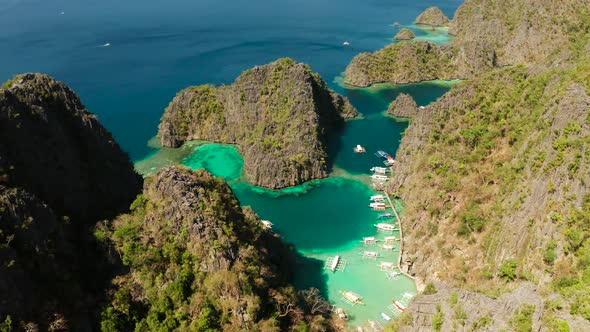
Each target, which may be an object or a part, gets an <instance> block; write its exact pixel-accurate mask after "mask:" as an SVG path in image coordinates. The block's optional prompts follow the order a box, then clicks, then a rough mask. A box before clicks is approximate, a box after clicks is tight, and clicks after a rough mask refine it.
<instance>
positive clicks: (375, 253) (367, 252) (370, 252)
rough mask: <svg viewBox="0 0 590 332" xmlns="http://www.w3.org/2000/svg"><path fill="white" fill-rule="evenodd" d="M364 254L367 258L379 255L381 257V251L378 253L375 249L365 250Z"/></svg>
mask: <svg viewBox="0 0 590 332" xmlns="http://www.w3.org/2000/svg"><path fill="white" fill-rule="evenodd" d="M363 256H364V257H367V258H377V257H379V253H377V252H375V251H365V252H364V253H363Z"/></svg>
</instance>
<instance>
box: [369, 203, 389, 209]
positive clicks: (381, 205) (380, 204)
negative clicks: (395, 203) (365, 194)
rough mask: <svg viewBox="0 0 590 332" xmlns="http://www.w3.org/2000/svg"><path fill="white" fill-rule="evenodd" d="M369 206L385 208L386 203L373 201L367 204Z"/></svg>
mask: <svg viewBox="0 0 590 332" xmlns="http://www.w3.org/2000/svg"><path fill="white" fill-rule="evenodd" d="M369 207H370V208H386V207H387V205H385V203H383V202H373V203H371V204H369Z"/></svg>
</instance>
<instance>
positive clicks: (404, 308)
mask: <svg viewBox="0 0 590 332" xmlns="http://www.w3.org/2000/svg"><path fill="white" fill-rule="evenodd" d="M391 302H392V303H393V305H394V306H395V307H396V308H398V309H399V311H401V312H406V306H405V305H403V304H402V303H400V302H398V301H396V300H392V301H391Z"/></svg>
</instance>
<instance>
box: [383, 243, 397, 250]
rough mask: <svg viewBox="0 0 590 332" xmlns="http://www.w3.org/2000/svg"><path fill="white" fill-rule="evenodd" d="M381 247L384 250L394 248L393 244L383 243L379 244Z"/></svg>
mask: <svg viewBox="0 0 590 332" xmlns="http://www.w3.org/2000/svg"><path fill="white" fill-rule="evenodd" d="M381 248H383V249H385V250H389V251H393V249H395V246H393V245H391V244H384V245H382V246H381Z"/></svg>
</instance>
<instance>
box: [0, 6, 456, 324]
mask: <svg viewBox="0 0 590 332" xmlns="http://www.w3.org/2000/svg"><path fill="white" fill-rule="evenodd" d="M461 2H462V0H437V1H434V0H423V1H415V2H408V1H406V0H390V1H383V0H364V1H359V0H341V1H339V2H338V3H335V2H334V1H330V0H314V1H311V0H285V1H275V0H252V1H237V0H229V1H223V2H219V1H212V0H198V1H195V0H174V1H169V2H162V1H147V2H146V1H143V0H128V1H119V0H103V1H79V0H54V1H44V0H7V1H0V41H2V47H3V50H5V52H0V62H2V63H4V64H7V65H5V66H0V81H5V80H8V79H10V78H11V77H12V76H13V75H15V74H18V73H23V72H32V71H38V72H44V73H47V74H49V75H52V76H54V77H55V78H57V79H59V80H62V81H64V82H65V83H67V84H68V85H69V86H70V87H72V88H73V89H74V90H75V91H76V92H77V93H78V94H79V95H80V97H81V100H82V101H83V102H84V103H85V105H86V106H87V108H88V109H89V110H90V111H91V112H93V113H95V114H97V115H98V117H99V119H100V121H101V122H102V123H103V124H104V125H105V126H106V128H107V129H109V130H110V131H111V132H112V133H113V135H114V137H115V138H116V140H117V142H119V144H120V145H121V146H122V148H123V149H124V150H125V151H127V152H128V153H129V155H130V156H131V158H132V159H133V160H135V161H137V163H136V167H137V169H138V170H139V171H141V172H142V174H150V173H152V172H154V171H156V170H157V169H159V168H161V167H163V166H165V165H168V164H173V163H183V164H185V165H187V166H189V167H193V168H205V169H207V170H208V171H210V172H211V173H213V174H214V175H217V176H221V177H224V178H225V179H226V180H227V181H228V182H229V183H230V185H231V187H232V188H233V190H234V192H235V193H236V195H237V197H238V198H239V199H240V201H241V203H242V204H244V205H251V206H252V207H253V208H254V210H255V211H256V212H257V213H258V214H259V215H260V216H261V217H262V218H265V219H269V220H271V221H272V222H273V223H274V224H275V227H274V229H275V231H276V232H277V233H279V234H280V235H281V236H282V237H283V238H284V239H285V240H286V241H288V242H289V243H291V244H293V245H294V247H295V248H296V249H297V250H298V251H299V252H300V253H302V254H303V256H304V258H305V259H301V261H300V262H299V264H300V266H299V269H298V270H297V275H296V283H297V285H298V286H299V287H301V288H304V287H310V286H313V287H317V288H319V289H320V290H321V291H322V292H323V293H324V294H325V295H326V296H327V297H328V298H329V300H330V301H332V302H333V303H334V304H336V305H338V306H342V307H343V308H345V309H346V310H347V311H348V312H349V314H351V316H352V317H353V319H352V321H351V326H354V325H362V324H366V322H367V320H368V319H372V320H376V321H381V319H380V315H379V314H380V313H381V312H385V313H388V312H387V306H388V305H389V304H390V303H391V299H392V298H394V297H395V298H398V297H400V296H401V295H402V294H403V293H405V292H415V289H414V284H413V283H412V281H411V280H408V279H405V278H400V279H398V280H395V281H391V280H387V279H385V278H384V273H383V272H382V271H380V270H379V268H378V267H377V262H375V261H371V260H364V259H362V258H361V257H362V256H361V255H359V253H360V252H361V251H363V250H364V247H362V246H361V245H360V243H359V241H360V240H361V239H362V237H364V236H373V235H375V229H374V227H373V226H372V225H373V223H375V213H374V212H372V211H370V210H369V209H368V207H367V203H368V197H369V196H370V195H371V194H372V191H371V189H370V187H369V186H368V185H369V178H368V174H367V172H368V169H369V168H370V167H372V166H374V165H377V164H378V163H379V162H380V161H379V160H378V159H377V158H375V157H374V156H373V155H372V153H373V152H374V151H375V150H377V149H381V150H385V151H387V152H389V153H390V154H394V153H395V151H396V149H397V145H398V144H399V140H400V138H401V135H402V132H403V130H404V129H405V128H406V126H407V122H403V121H396V120H395V119H392V118H390V117H387V116H385V114H384V111H385V110H386V108H387V105H388V104H389V102H391V101H392V100H393V99H395V97H396V96H397V94H399V93H401V92H406V93H409V94H411V95H412V96H413V97H414V98H415V99H416V100H417V102H418V104H420V105H426V104H428V103H429V102H431V101H433V100H435V99H436V98H437V97H439V96H440V95H442V94H443V93H444V92H445V91H447V90H448V88H449V84H447V83H443V82H430V83H421V84H413V85H406V86H395V85H387V84H380V85H376V86H374V87H371V88H368V89H356V88H351V87H347V86H345V85H344V84H342V83H341V78H339V75H340V73H341V72H342V71H343V70H344V68H345V67H346V65H347V64H348V63H349V62H350V60H351V59H352V58H353V57H354V56H355V55H357V54H358V53H360V52H367V51H369V52H372V51H375V50H377V49H379V48H381V47H383V46H385V45H386V44H388V43H390V42H391V41H392V38H393V36H394V35H395V34H396V33H397V31H398V30H399V29H400V28H402V27H409V28H410V29H412V30H414V31H415V32H416V35H417V39H424V40H430V41H433V42H435V43H437V44H444V43H446V42H448V41H449V38H448V35H447V34H446V32H445V31H427V30H421V29H419V28H418V27H414V26H412V21H413V19H414V18H415V17H416V16H417V15H418V14H419V13H420V12H421V11H422V10H424V9H425V8H427V7H429V6H432V5H436V6H438V7H440V8H441V9H442V10H443V11H444V12H445V13H446V14H447V16H449V17H451V16H452V15H453V12H454V11H455V10H456V8H457V7H458V6H459V4H460V3H461ZM395 21H398V22H400V23H401V25H402V26H401V27H399V28H398V27H393V26H392V24H393V22H395ZM344 41H349V42H350V46H348V47H344V46H343V45H342V44H343V42H344ZM107 44H108V46H105V45H107ZM285 56H288V57H292V58H294V59H295V60H297V61H302V62H305V63H308V64H309V65H310V66H311V68H312V69H313V70H314V71H316V72H319V73H320V75H321V76H322V77H323V78H324V79H325V80H326V81H327V82H328V84H329V85H330V87H331V88H333V89H335V90H336V91H337V92H339V93H341V94H344V95H346V96H347V97H349V98H350V100H351V102H352V103H353V104H354V105H355V106H356V107H357V109H358V110H359V111H360V112H361V113H362V118H361V119H359V120H354V121H350V122H349V123H348V125H347V126H346V128H345V129H344V131H343V132H342V133H341V135H339V136H338V137H335V138H334V139H333V140H332V141H331V142H330V147H329V148H330V154H331V155H332V157H333V159H334V161H335V165H334V169H333V170H332V172H331V177H330V178H328V179H325V180H322V181H314V182H311V183H306V184H304V185H302V186H298V187H294V188H288V189H285V190H282V191H268V190H264V189H261V188H256V187H253V186H251V185H249V184H248V183H247V182H246V181H244V176H243V174H242V159H241V157H240V156H239V154H238V153H237V149H236V147H233V146H223V145H209V144H205V143H203V142H191V143H188V144H185V145H184V146H183V147H181V148H179V149H158V148H156V145H154V144H146V142H148V141H149V140H150V138H151V137H153V135H154V133H155V132H156V131H157V124H158V122H159V119H160V116H161V114H162V112H163V110H164V108H165V107H166V105H168V103H169V102H170V100H171V99H172V98H173V97H174V95H175V93H176V92H177V91H179V90H180V89H182V88H184V87H186V86H189V85H193V84H203V83H211V84H228V83H231V82H232V81H233V80H234V79H235V78H236V77H237V76H238V75H239V74H240V73H241V72H242V71H244V70H245V69H248V68H250V67H252V66H255V65H260V64H264V63H267V62H270V61H272V60H275V59H277V58H280V57H285ZM356 144H362V145H364V146H365V147H366V148H367V149H368V152H369V153H367V154H366V155H362V156H361V155H356V154H354V153H352V147H353V146H354V145H356ZM372 250H377V251H379V250H380V248H378V247H377V248H374V249H372ZM336 254H340V255H342V257H343V258H344V259H346V260H347V262H348V265H347V267H346V270H345V271H344V272H336V273H331V272H326V271H324V270H323V263H324V261H325V259H326V258H327V257H332V256H334V255H336ZM383 254H384V258H382V259H381V260H382V261H394V262H395V260H396V253H391V252H390V253H383ZM345 289H347V290H352V291H355V292H357V293H359V294H360V295H362V296H364V298H365V302H366V303H367V305H366V306H363V307H361V306H355V307H350V306H347V305H345V304H344V303H343V302H342V301H341V298H340V295H339V293H338V291H339V290H345ZM388 314H389V313H388Z"/></svg>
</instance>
